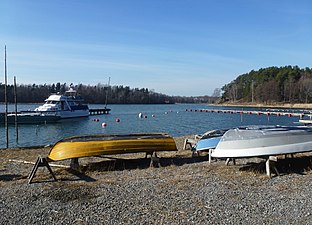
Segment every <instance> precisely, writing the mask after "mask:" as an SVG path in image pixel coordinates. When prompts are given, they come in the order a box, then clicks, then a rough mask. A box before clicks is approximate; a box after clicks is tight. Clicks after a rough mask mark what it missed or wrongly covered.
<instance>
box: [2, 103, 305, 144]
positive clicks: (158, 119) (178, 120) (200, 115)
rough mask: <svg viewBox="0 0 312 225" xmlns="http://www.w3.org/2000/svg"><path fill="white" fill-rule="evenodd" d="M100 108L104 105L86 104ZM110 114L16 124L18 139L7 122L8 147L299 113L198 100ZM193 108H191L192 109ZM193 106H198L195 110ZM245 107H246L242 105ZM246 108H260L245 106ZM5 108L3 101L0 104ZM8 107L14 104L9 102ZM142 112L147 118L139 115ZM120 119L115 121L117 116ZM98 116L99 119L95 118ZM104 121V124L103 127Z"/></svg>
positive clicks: (198, 129) (186, 129) (184, 131)
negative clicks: (260, 112) (262, 111)
mask: <svg viewBox="0 0 312 225" xmlns="http://www.w3.org/2000/svg"><path fill="white" fill-rule="evenodd" d="M37 106H38V104H21V105H19V106H18V111H21V110H28V109H30V110H33V109H34V108H35V107H37ZM89 107H90V108H101V107H104V105H92V104H90V105H89ZM109 108H111V112H110V114H107V115H99V116H90V117H89V118H83V119H81V118H79V119H69V120H64V121H63V122H59V123H55V124H47V125H19V127H18V132H19V135H18V138H19V139H18V142H16V132H15V130H16V129H15V126H14V125H10V126H9V147H10V148H12V147H29V146H42V145H48V144H53V143H55V142H56V141H58V140H60V139H62V138H65V137H69V136H74V135H83V134H102V133H104V134H120V133H141V132H166V133H169V134H170V135H172V136H174V137H178V136H184V135H192V134H202V133H204V132H206V131H208V130H212V129H220V128H231V127H237V126H244V125H294V122H298V120H299V118H298V117H287V116H266V115H247V114H243V115H240V114H239V113H234V114H229V113H211V112H199V110H200V109H207V110H210V109H234V110H242V108H241V107H240V108H235V107H232V108H230V107H217V106H207V105H200V104H173V105H171V104H164V105H109ZM191 110H192V111H191ZM195 110H197V111H196V112H195ZM245 110H247V109H245ZM248 110H259V109H252V108H248ZM0 111H1V112H4V111H5V109H4V105H1V106H0ZM9 111H14V106H13V105H9ZM140 112H141V113H143V115H145V116H146V117H147V118H139V116H138V114H139V113H140ZM117 118H118V119H119V120H120V122H116V119H117ZM95 119H98V120H99V121H98V122H96V121H94V120H95ZM102 123H106V124H107V126H106V127H104V128H103V127H102ZM0 137H1V139H0V148H5V147H6V142H5V141H6V139H5V127H4V126H3V125H1V126H0Z"/></svg>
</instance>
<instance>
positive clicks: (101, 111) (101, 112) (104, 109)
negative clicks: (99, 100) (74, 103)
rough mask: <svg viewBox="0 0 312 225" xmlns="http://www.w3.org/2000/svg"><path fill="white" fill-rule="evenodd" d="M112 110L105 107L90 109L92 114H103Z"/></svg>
mask: <svg viewBox="0 0 312 225" xmlns="http://www.w3.org/2000/svg"><path fill="white" fill-rule="evenodd" d="M110 111H111V109H108V108H103V109H89V114H90V116H93V115H103V114H108V113H109V112H110Z"/></svg>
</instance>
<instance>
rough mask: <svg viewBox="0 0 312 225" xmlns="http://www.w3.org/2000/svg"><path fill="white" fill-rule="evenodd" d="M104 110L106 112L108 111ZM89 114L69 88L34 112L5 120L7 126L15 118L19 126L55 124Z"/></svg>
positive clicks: (10, 116)
mask: <svg viewBox="0 0 312 225" xmlns="http://www.w3.org/2000/svg"><path fill="white" fill-rule="evenodd" d="M104 110H106V111H107V112H108V111H109V110H110V109H104ZM98 111H99V110H98ZM89 114H90V113H89V107H88V105H87V104H83V98H82V97H81V96H79V95H77V92H76V91H75V90H74V89H73V88H72V87H70V88H69V90H68V91H66V92H65V94H64V95H61V94H52V95H50V96H49V97H48V98H47V99H46V100H45V103H44V104H43V105H41V106H39V107H37V108H36V109H35V110H34V111H22V112H18V113H17V114H15V113H9V114H8V115H7V118H8V123H9V124H13V123H15V117H16V118H17V123H19V124H43V123H55V122H58V121H59V120H61V119H68V118H79V117H88V116H89ZM0 123H4V113H1V114H0Z"/></svg>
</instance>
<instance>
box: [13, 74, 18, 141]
mask: <svg viewBox="0 0 312 225" xmlns="http://www.w3.org/2000/svg"><path fill="white" fill-rule="evenodd" d="M14 101H15V131H16V142H18V125H17V92H16V77H15V76H14Z"/></svg>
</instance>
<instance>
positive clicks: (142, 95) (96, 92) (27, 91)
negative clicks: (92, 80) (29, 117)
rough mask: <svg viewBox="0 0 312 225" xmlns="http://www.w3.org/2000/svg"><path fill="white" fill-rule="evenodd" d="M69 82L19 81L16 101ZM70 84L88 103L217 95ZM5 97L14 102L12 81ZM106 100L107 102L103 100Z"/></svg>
mask: <svg viewBox="0 0 312 225" xmlns="http://www.w3.org/2000/svg"><path fill="white" fill-rule="evenodd" d="M69 86H70V85H67V84H66V83H63V84H61V83H60V82H58V83H56V84H43V85H41V84H40V85H38V84H28V85H25V84H19V85H16V95H17V102H18V103H42V102H43V101H44V100H45V99H47V98H48V97H49V95H50V94H51V93H61V94H64V93H65V91H66V90H68V89H69ZM73 88H74V89H75V90H76V91H77V93H79V94H80V95H81V96H82V97H83V98H84V100H85V102H86V103H89V104H105V103H107V104H166V103H167V104H173V103H215V102H216V101H217V100H218V97H216V96H215V97H210V96H201V97H181V96H168V95H165V94H161V93H157V92H154V91H151V90H149V89H148V88H130V87H129V86H122V85H119V86H109V85H105V84H97V85H94V86H92V85H83V84H78V85H73ZM4 93H5V85H4V84H2V83H0V102H5V97H4V96H5V94H4ZM7 99H8V102H9V103H14V102H15V100H14V85H7ZM106 100H107V102H106Z"/></svg>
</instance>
